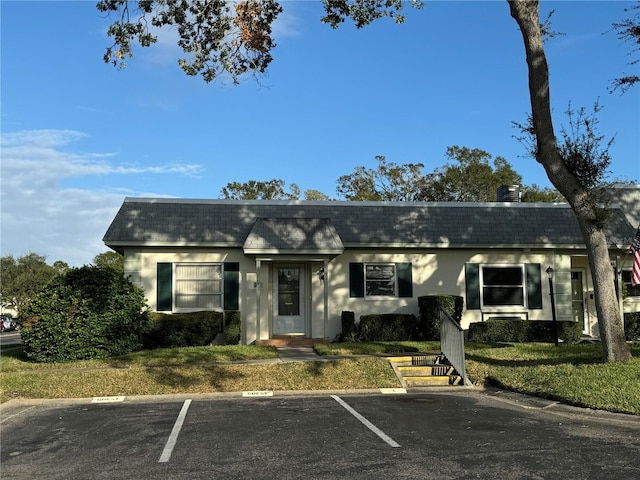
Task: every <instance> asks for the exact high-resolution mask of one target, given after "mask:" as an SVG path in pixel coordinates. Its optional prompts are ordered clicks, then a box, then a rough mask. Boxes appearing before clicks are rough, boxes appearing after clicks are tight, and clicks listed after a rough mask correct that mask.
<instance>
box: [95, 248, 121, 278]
mask: <svg viewBox="0 0 640 480" xmlns="http://www.w3.org/2000/svg"><path fill="white" fill-rule="evenodd" d="M93 264H94V265H95V266H96V267H101V268H113V269H114V270H116V271H117V272H120V273H124V257H123V256H122V255H120V254H119V253H117V252H114V251H111V250H109V251H108V252H104V253H99V254H98V255H96V256H95V257H93Z"/></svg>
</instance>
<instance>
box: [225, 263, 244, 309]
mask: <svg viewBox="0 0 640 480" xmlns="http://www.w3.org/2000/svg"><path fill="white" fill-rule="evenodd" d="M223 279H224V305H223V308H224V309H225V310H239V309H240V264H239V263H237V262H226V263H225V264H224V273H223Z"/></svg>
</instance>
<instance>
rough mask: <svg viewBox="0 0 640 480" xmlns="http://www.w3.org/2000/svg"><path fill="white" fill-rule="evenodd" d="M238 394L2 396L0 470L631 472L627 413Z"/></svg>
mask: <svg viewBox="0 0 640 480" xmlns="http://www.w3.org/2000/svg"><path fill="white" fill-rule="evenodd" d="M243 395H244V396H241V395H240V394H234V395H220V396H194V397H186V396H185V397H172V398H161V397H158V398H151V397H147V398H117V397H109V398H103V399H99V398H98V399H86V400H75V401H62V402H54V401H47V402H14V401H12V402H9V404H5V405H3V408H2V410H1V412H0V428H1V435H2V436H1V450H0V478H3V479H4V478H11V479H14V480H19V479H25V480H26V479H47V480H53V479H65V480H67V479H151V478H153V479H157V478H162V479H165V478H166V479H236V478H237V479H240V478H242V479H247V478H257V479H298V478H305V479H345V478H349V479H368V480H371V479H390V478H393V479H432V478H433V479H453V478H455V479H466V478H469V479H471V478H480V479H495V478H500V479H501V480H506V479H552V478H553V479H557V478H563V479H564V480H567V479H580V480H584V479H600V478H602V479H612V478H618V479H632V478H640V419H639V418H638V417H629V416H624V415H612V414H602V413H599V412H593V411H589V410H582V409H572V408H569V407H564V406H561V405H557V404H555V403H553V402H549V401H543V400H536V399H531V398H529V397H522V396H518V395H515V394H507V393H504V392H494V393H486V392H484V393H481V392H477V391H468V392H464V391H459V392H455V393H440V392H438V393H418V394H392V395H382V394H374V395H372V394H369V395H361V394H349V393H348V392H344V393H342V394H341V393H333V394H331V393H326V394H325V393H320V394H315V395H299V394H295V395H294V394H278V393H276V394H274V395H273V396H266V395H271V394H269V393H268V392H245V394H243ZM263 395H264V396H263Z"/></svg>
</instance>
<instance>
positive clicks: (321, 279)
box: [316, 267, 324, 282]
mask: <svg viewBox="0 0 640 480" xmlns="http://www.w3.org/2000/svg"><path fill="white" fill-rule="evenodd" d="M316 275H318V278H319V279H320V281H321V282H324V267H321V268H320V270H318V271H317V272H316Z"/></svg>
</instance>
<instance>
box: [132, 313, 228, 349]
mask: <svg viewBox="0 0 640 480" xmlns="http://www.w3.org/2000/svg"><path fill="white" fill-rule="evenodd" d="M150 317H151V326H150V328H149V331H148V332H147V334H146V335H145V341H144V346H145V348H173V347H197V346H203V345H209V344H210V343H211V342H213V340H214V339H215V338H216V336H217V335H218V333H220V331H221V329H222V312H214V311H201V312H190V313H173V314H169V313H158V312H152V313H151V314H150Z"/></svg>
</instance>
